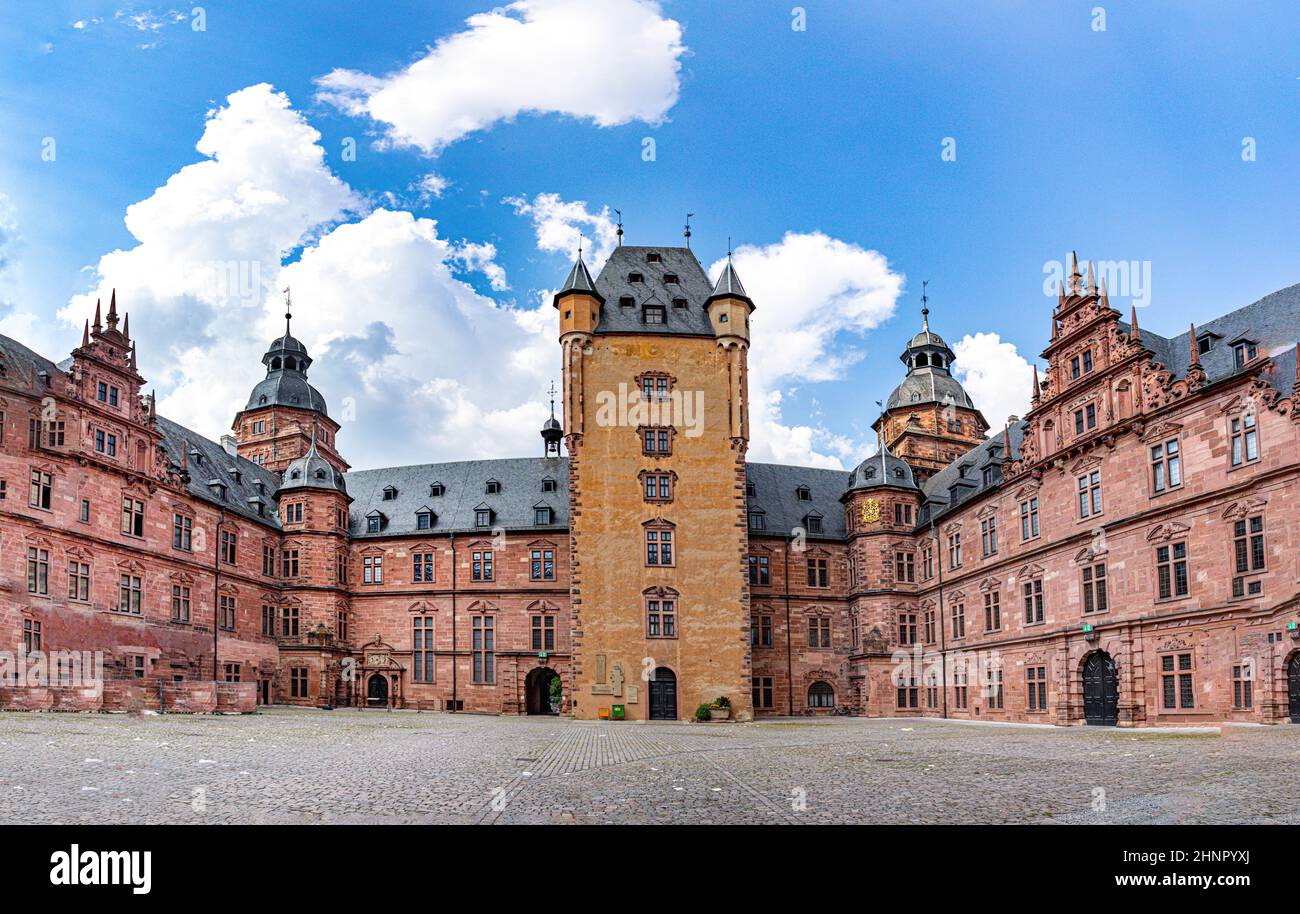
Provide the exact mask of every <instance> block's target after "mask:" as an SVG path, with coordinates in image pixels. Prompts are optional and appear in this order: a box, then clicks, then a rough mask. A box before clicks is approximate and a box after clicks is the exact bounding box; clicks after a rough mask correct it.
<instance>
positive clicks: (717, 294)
mask: <svg viewBox="0 0 1300 914" xmlns="http://www.w3.org/2000/svg"><path fill="white" fill-rule="evenodd" d="M719 298H738V299H740V300H741V301H743V302H745V303H746V304H748V305H749V309H750V311H751V312H752V311H753V310H754V300H753V299H751V298H750V297H749V293H747V292H746V291H745V287H744V285H742V284H741V282H740V275H739V274H738V273H737V272H736V265H735V264H733V263H732V262H731V252H730V251H728V252H727V265H726V266H724V267H723V268H722V272H721V273H719V274H718V281H717V282H715V283H714V284H713V294H712V295H710V296H709V297H708V298H707V299H705V301H704V307H705V308H707V307H708V306H709V303H710V302H713V301H716V300H717V299H719Z"/></svg>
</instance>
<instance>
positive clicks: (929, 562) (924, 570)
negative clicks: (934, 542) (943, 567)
mask: <svg viewBox="0 0 1300 914" xmlns="http://www.w3.org/2000/svg"><path fill="white" fill-rule="evenodd" d="M932 577H934V550H933V549H931V548H930V546H929V545H928V544H927V545H926V546H924V547H923V548H922V549H921V580H923V581H928V580H930V578H932Z"/></svg>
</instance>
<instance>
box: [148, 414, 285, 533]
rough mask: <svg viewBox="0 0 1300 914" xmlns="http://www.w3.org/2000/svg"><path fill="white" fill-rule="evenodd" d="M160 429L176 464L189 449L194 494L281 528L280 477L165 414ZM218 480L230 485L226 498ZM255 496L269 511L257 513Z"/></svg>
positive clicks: (192, 492)
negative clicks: (277, 502) (227, 450)
mask: <svg viewBox="0 0 1300 914" xmlns="http://www.w3.org/2000/svg"><path fill="white" fill-rule="evenodd" d="M158 431H159V432H161V433H162V436H163V441H162V443H163V447H164V448H165V449H166V450H167V455H168V457H169V458H170V459H171V462H172V463H173V464H175V465H176V466H178V467H179V466H180V464H181V452H182V451H188V455H187V458H186V470H187V471H188V472H189V474H190V482H189V486H188V487H187V488H188V490H189V493H190V495H192V496H194V497H195V498H198V499H201V500H203V501H206V502H208V503H209V504H214V505H219V506H221V507H223V508H225V509H226V510H227V511H232V512H234V513H235V514H238V515H240V516H242V517H246V518H248V519H249V520H254V521H257V522H258V523H260V524H264V525H265V526H268V527H274V528H276V529H278V528H279V526H280V518H279V514H278V513H277V511H276V505H275V498H274V495H275V490H276V489H277V488H278V487H279V485H280V477H279V476H277V475H276V474H275V473H273V472H271V471H270V470H268V469H266V468H265V467H261V466H258V465H257V464H255V463H253V461H251V460H246V459H245V458H243V457H234V456H231V455H230V454H228V453H226V449H225V448H224V447H222V446H221V445H220V444H218V443H217V442H215V441H209V440H208V439H207V438H204V437H203V436H202V435H200V434H199V433H198V432H194V431H191V430H190V429H188V428H186V427H185V426H183V425H179V424H177V423H175V422H173V421H172V420H170V419H165V418H163V417H162V416H159V417H158ZM232 470H236V471H238V472H232ZM218 482H219V483H224V484H225V486H226V487H227V488H226V495H225V497H224V498H223V497H222V496H221V495H220V494H219V491H218V490H217V489H216V487H215V485H214V483H218ZM259 483H260V486H259ZM253 499H261V500H262V503H263V505H264V509H263V510H264V511H265V512H266V513H265V514H263V515H259V514H258V513H257V508H256V506H255V502H254V501H253Z"/></svg>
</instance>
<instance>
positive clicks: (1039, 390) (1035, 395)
mask: <svg viewBox="0 0 1300 914" xmlns="http://www.w3.org/2000/svg"><path fill="white" fill-rule="evenodd" d="M1041 395H1042V387H1041V386H1040V385H1039V383H1038V366H1037V365H1034V391H1033V394H1032V395H1031V396H1030V399H1031V400H1032V401H1033V402H1035V403H1037V402H1038V398H1039V397H1040V396H1041Z"/></svg>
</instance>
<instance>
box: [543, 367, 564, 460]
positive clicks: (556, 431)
mask: <svg viewBox="0 0 1300 914" xmlns="http://www.w3.org/2000/svg"><path fill="white" fill-rule="evenodd" d="M548 393H549V394H550V395H551V418H549V419H547V420H546V422H545V423H543V424H542V445H543V450H542V453H543V454H544V455H545V456H547V457H559V456H560V439H561V438H563V437H564V429H563V428H562V427H561V426H560V420H558V419H556V418H555V382H554V381H552V382H551V389H550V390H549V391H548Z"/></svg>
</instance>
